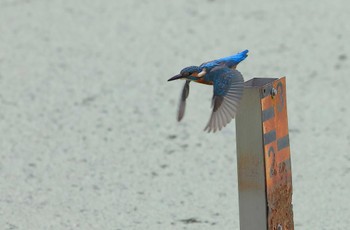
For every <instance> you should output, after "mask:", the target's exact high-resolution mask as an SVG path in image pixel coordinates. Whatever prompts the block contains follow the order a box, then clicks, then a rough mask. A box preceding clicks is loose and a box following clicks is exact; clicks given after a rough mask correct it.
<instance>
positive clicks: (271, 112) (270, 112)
mask: <svg viewBox="0 0 350 230" xmlns="http://www.w3.org/2000/svg"><path fill="white" fill-rule="evenodd" d="M274 116H275V109H274V107H273V106H271V107H270V108H268V109H265V110H264V111H262V120H263V122H264V121H267V120H269V119H271V118H273V117H274Z"/></svg>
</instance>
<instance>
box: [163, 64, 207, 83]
mask: <svg viewBox="0 0 350 230" xmlns="http://www.w3.org/2000/svg"><path fill="white" fill-rule="evenodd" d="M205 73H206V72H205V70H204V69H203V68H200V67H198V66H189V67H186V68H183V69H182V70H181V72H180V73H179V74H177V75H175V76H174V77H172V78H170V79H169V80H168V81H173V80H178V79H184V80H191V81H196V80H198V79H199V78H201V77H203V76H204V75H205Z"/></svg>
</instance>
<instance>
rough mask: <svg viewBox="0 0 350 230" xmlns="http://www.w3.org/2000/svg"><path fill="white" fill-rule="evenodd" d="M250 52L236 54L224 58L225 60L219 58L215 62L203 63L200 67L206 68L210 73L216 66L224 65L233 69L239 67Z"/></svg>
mask: <svg viewBox="0 0 350 230" xmlns="http://www.w3.org/2000/svg"><path fill="white" fill-rule="evenodd" d="M248 52H249V51H248V50H244V51H242V52H240V53H238V54H234V55H231V56H228V57H223V58H219V59H216V60H213V61H209V62H206V63H203V64H202V65H201V66H200V67H201V68H206V69H208V70H209V71H210V70H211V69H212V68H214V67H215V66H218V65H221V64H224V65H225V66H227V67H229V68H232V67H234V66H236V65H238V63H240V62H241V61H243V60H244V59H245V58H246V57H247V56H248Z"/></svg>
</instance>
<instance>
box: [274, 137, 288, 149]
mask: <svg viewBox="0 0 350 230" xmlns="http://www.w3.org/2000/svg"><path fill="white" fill-rule="evenodd" d="M286 147H289V135H288V134H287V135H286V136H284V137H281V138H280V139H278V140H277V150H278V151H280V150H281V149H284V148H286Z"/></svg>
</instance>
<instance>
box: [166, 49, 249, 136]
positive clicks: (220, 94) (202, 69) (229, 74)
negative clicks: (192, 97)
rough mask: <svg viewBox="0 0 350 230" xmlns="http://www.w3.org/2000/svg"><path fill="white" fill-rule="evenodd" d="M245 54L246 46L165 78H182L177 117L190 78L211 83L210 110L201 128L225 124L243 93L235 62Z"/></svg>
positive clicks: (229, 119)
mask: <svg viewBox="0 0 350 230" xmlns="http://www.w3.org/2000/svg"><path fill="white" fill-rule="evenodd" d="M247 56H248V50H244V51H242V52H240V53H237V54H235V55H231V56H228V57H224V58H220V59H216V60H212V61H209V62H205V63H203V64H201V65H200V66H189V67H186V68H184V69H182V70H181V72H180V74H177V75H175V76H174V77H172V78H170V79H169V80H168V81H173V80H177V79H183V80H186V82H185V85H184V87H183V89H182V94H181V98H180V105H179V110H178V114H177V120H178V121H181V119H182V118H183V116H184V114H185V108H186V99H187V97H188V94H189V92H190V82H191V81H194V82H197V83H201V84H207V85H213V88H214V92H213V98H212V108H213V111H212V114H211V116H210V119H209V122H208V124H207V126H206V127H205V128H204V131H208V132H211V131H213V132H216V130H221V129H222V128H223V127H225V126H226V125H227V124H228V123H229V122H230V121H231V120H232V119H233V118H234V117H235V115H236V113H237V111H238V106H239V102H240V100H241V98H242V95H243V89H244V79H243V76H242V74H241V73H240V72H239V71H238V70H236V67H237V65H238V64H239V63H240V62H241V61H243V60H244V59H245V58H246V57H247Z"/></svg>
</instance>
